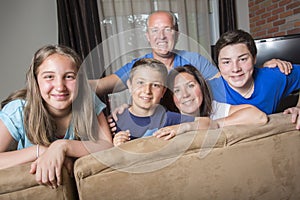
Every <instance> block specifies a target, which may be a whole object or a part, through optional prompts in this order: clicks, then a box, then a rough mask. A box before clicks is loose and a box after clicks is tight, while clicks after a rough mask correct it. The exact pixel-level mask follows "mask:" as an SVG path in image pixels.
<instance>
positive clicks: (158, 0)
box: [97, 0, 211, 109]
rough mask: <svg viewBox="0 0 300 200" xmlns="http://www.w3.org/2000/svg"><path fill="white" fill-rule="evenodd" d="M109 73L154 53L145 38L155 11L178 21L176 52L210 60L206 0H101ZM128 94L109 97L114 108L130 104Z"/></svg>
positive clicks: (103, 44)
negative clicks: (148, 18) (178, 50)
mask: <svg viewBox="0 0 300 200" xmlns="http://www.w3.org/2000/svg"><path fill="white" fill-rule="evenodd" d="M97 3H98V10H99V17H100V25H101V34H102V39H103V42H102V44H101V48H102V49H103V52H104V64H105V69H106V74H111V73H113V72H115V71H116V70H117V69H119V68H120V67H121V66H123V65H124V64H126V63H127V62H130V61H131V60H132V59H134V58H137V57H140V56H142V55H144V54H145V53H148V52H151V48H150V46H149V45H148V42H147V40H146V37H145V27H146V20H147V17H148V15H149V14H150V13H151V12H153V11H155V10H169V11H172V12H174V13H175V14H176V15H177V17H178V22H179V32H180V36H179V40H178V43H177V45H176V49H183V50H188V51H194V52H199V53H200V54H202V55H203V56H206V57H207V58H208V59H210V45H211V44H210V28H209V15H208V14H209V11H208V1H207V0H98V1H97ZM129 101H130V97H129V94H128V92H127V91H124V92H121V93H114V94H113V95H110V103H111V109H114V108H115V107H117V106H119V105H120V104H122V103H129Z"/></svg>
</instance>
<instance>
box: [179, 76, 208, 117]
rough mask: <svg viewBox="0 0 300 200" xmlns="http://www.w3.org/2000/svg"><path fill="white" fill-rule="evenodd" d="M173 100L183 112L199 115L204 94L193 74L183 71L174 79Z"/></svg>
mask: <svg viewBox="0 0 300 200" xmlns="http://www.w3.org/2000/svg"><path fill="white" fill-rule="evenodd" d="M173 92H174V93H173V100H174V103H175V105H176V107H177V108H178V109H179V110H180V112H181V113H182V114H185V115H191V116H199V115H200V112H199V109H200V106H201V104H202V101H203V94H202V91H201V88H200V85H199V83H198V82H197V80H196V79H195V78H194V76H193V75H191V74H189V73H186V72H182V73H179V74H178V75H177V76H176V77H175V80H174V89H173Z"/></svg>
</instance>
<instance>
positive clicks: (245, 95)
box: [242, 80, 254, 98]
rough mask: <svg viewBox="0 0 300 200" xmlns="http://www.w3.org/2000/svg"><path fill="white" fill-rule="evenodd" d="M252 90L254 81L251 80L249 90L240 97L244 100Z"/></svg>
mask: <svg viewBox="0 0 300 200" xmlns="http://www.w3.org/2000/svg"><path fill="white" fill-rule="evenodd" d="M253 89H254V81H253V80H252V82H251V85H250V87H249V89H248V90H247V92H246V93H245V94H243V95H242V96H243V97H244V98H247V95H248V94H249V93H250V92H251V91H252V90H253Z"/></svg>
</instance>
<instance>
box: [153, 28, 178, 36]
mask: <svg viewBox="0 0 300 200" xmlns="http://www.w3.org/2000/svg"><path fill="white" fill-rule="evenodd" d="M148 31H149V33H150V34H153V35H157V34H158V33H160V32H163V33H164V34H171V33H173V32H174V28H173V27H165V28H148Z"/></svg>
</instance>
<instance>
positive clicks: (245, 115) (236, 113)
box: [216, 104, 268, 127]
mask: <svg viewBox="0 0 300 200" xmlns="http://www.w3.org/2000/svg"><path fill="white" fill-rule="evenodd" d="M216 121H217V123H218V125H219V127H223V126H230V125H237V124H265V123H267V121H268V117H267V115H266V114H265V113H264V112H262V111H260V110H259V109H258V108H256V107H255V106H253V105H249V104H241V105H231V106H230V109H229V115H228V116H227V117H224V118H220V119H217V120H216Z"/></svg>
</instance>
